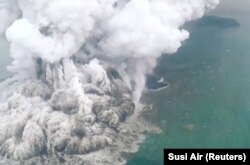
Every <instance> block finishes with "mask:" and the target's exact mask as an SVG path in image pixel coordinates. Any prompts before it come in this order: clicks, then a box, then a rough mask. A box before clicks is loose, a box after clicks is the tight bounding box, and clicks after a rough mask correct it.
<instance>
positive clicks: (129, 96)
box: [0, 0, 219, 165]
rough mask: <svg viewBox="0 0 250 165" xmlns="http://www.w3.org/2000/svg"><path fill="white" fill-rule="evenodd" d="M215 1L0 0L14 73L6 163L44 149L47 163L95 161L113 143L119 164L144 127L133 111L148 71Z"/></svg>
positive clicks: (7, 96)
mask: <svg viewBox="0 0 250 165" xmlns="http://www.w3.org/2000/svg"><path fill="white" fill-rule="evenodd" d="M218 2H219V1H218V0H71V1H69V0H0V17H1V20H0V33H2V32H5V31H6V38H7V40H8V41H9V42H10V46H11V48H10V56H11V57H12V58H13V62H12V65H11V66H9V67H8V69H9V70H10V71H11V72H13V73H15V75H16V76H14V77H13V78H12V79H9V80H6V81H5V82H3V83H1V84H0V89H1V93H0V101H1V102H2V104H0V114H1V115H0V154H1V155H2V156H3V157H5V158H6V157H7V158H8V157H9V158H10V160H9V159H7V160H6V161H7V162H5V164H13V161H14V160H20V159H21V160H27V161H29V160H32V161H33V162H39V161H38V160H37V159H39V158H40V157H39V156H42V155H43V154H45V155H46V154H47V155H49V156H51V158H50V159H49V158H48V159H47V160H46V161H47V162H45V164H53V163H52V162H53V161H54V160H55V159H57V158H58V157H59V158H61V157H63V158H64V159H66V161H68V159H71V160H70V161H69V164H70V163H71V164H76V163H74V162H72V159H74V158H71V157H70V156H69V157H67V156H65V155H81V157H79V159H81V161H82V162H83V163H86V162H87V164H91V165H92V164H95V165H98V164H103V162H104V161H103V160H102V159H106V158H107V157H106V158H104V157H103V158H100V159H98V158H99V157H98V156H93V155H92V154H91V153H92V152H93V151H100V152H101V150H102V151H103V152H102V154H103V155H105V156H106V155H107V154H109V153H112V151H113V150H114V149H116V154H115V155H113V156H111V157H110V156H109V157H108V158H107V159H108V160H105V162H107V163H106V164H110V162H113V164H122V163H124V162H123V161H122V162H121V161H119V160H120V157H121V153H122V152H136V150H137V149H138V143H139V142H142V140H143V138H144V135H143V133H144V132H145V131H146V130H147V129H148V128H149V127H147V126H146V123H144V122H142V119H141V118H140V113H139V112H140V111H139V109H134V104H138V103H139V101H140V97H141V94H142V92H143V90H144V87H145V82H146V75H147V74H149V73H152V71H153V69H154V67H155V66H156V65H157V59H158V58H159V57H160V56H161V55H162V54H163V53H167V54H171V53H174V52H176V51H177V50H178V48H179V47H180V46H181V44H182V42H183V41H185V40H186V39H187V38H188V37H189V33H188V32H187V31H186V30H185V29H183V28H182V26H183V25H184V23H185V22H187V21H191V20H193V19H197V18H200V17H202V16H203V15H204V13H205V12H206V10H210V9H212V8H214V7H215V6H216V5H217V4H218ZM2 18H3V19H2ZM8 26H9V27H8ZM7 27H8V28H7ZM6 29H7V30H6ZM128 141H130V143H131V144H129V143H128ZM108 146H112V147H111V148H109V147H108ZM113 152H114V151H113ZM87 153H88V155H86V154H87ZM93 154H95V153H93ZM12 160H13V161H12ZM59 160H60V159H59ZM77 160H78V159H77ZM8 161H10V162H8ZM79 162H80V160H79ZM79 162H77V163H79ZM114 162H116V163H114ZM41 164H42V163H41ZM54 164H55V163H54ZM79 164H80V163H79Z"/></svg>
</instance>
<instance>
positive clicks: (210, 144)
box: [127, 0, 250, 165]
mask: <svg viewBox="0 0 250 165" xmlns="http://www.w3.org/2000/svg"><path fill="white" fill-rule="evenodd" d="M249 8H250V1H245V0H239V1H237V2H236V1H235V0H224V1H222V3H221V4H220V6H218V8H217V9H216V10H215V11H211V12H209V13H208V14H207V15H209V16H211V15H213V16H216V17H218V16H219V18H220V19H221V18H222V19H221V21H223V20H224V21H227V18H229V19H230V20H232V19H233V20H234V21H236V22H238V23H239V24H240V26H239V27H237V26H230V24H229V26H228V27H224V26H222V27H220V26H219V25H218V24H220V22H217V23H218V24H217V23H213V21H212V22H207V25H208V26H207V27H206V26H199V25H198V24H197V23H196V22H193V23H189V24H187V25H185V27H186V28H187V29H188V30H189V31H190V39H188V40H187V41H186V42H185V43H184V44H183V46H182V47H181V48H180V49H179V51H178V52H177V53H176V54H174V55H163V57H162V58H161V59H159V65H158V67H157V68H156V70H155V74H157V75H158V76H162V77H163V78H164V79H165V80H166V81H168V83H169V84H170V85H169V87H168V88H166V89H164V90H162V91H160V92H154V93H147V94H146V96H144V101H145V102H147V103H148V104H152V105H153V109H154V111H152V112H148V113H146V114H145V116H146V117H147V118H149V119H150V120H151V121H152V122H154V123H156V124H157V125H158V126H159V127H160V128H161V129H162V133H161V134H150V135H148V136H147V138H146V141H145V142H144V143H143V144H142V145H141V147H140V149H139V152H138V153H137V154H135V155H131V157H130V159H129V161H128V163H127V165H161V164H163V163H162V162H163V149H164V148H250V140H249V139H250V20H249V15H250V10H249ZM224 18H225V19H224ZM215 22H216V21H215Z"/></svg>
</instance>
